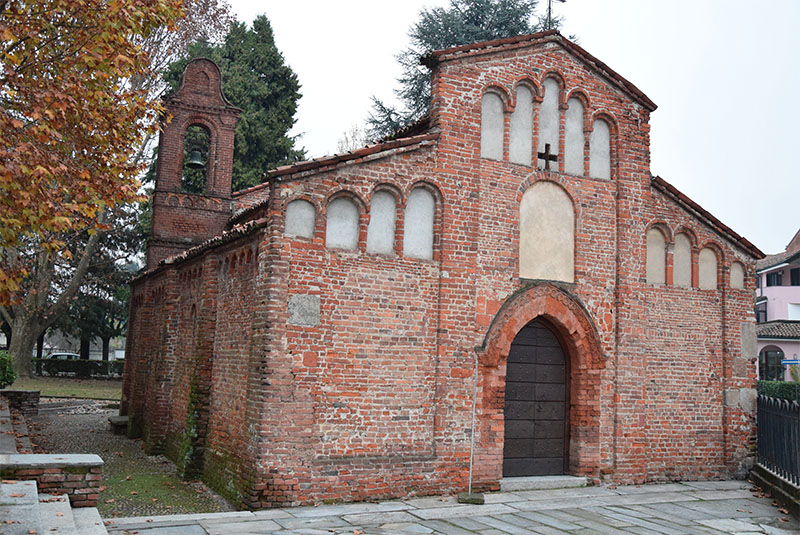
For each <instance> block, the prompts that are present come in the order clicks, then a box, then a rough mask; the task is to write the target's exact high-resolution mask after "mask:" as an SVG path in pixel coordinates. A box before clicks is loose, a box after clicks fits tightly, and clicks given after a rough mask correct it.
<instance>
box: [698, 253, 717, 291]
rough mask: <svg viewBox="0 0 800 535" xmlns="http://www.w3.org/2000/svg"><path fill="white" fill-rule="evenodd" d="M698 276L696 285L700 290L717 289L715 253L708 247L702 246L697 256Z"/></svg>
mask: <svg viewBox="0 0 800 535" xmlns="http://www.w3.org/2000/svg"><path fill="white" fill-rule="evenodd" d="M698 264H699V278H698V285H699V286H700V289H701V290H716V289H717V254H716V253H715V252H714V250H713V249H711V248H710V247H703V248H702V249H701V250H700V256H699V257H698Z"/></svg>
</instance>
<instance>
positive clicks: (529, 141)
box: [508, 85, 533, 165]
mask: <svg viewBox="0 0 800 535" xmlns="http://www.w3.org/2000/svg"><path fill="white" fill-rule="evenodd" d="M510 128H511V131H510V134H509V142H508V143H509V145H508V159H509V160H510V161H511V162H513V163H518V164H522V165H530V164H531V150H532V148H533V92H532V91H531V90H530V88H528V87H527V86H525V85H518V86H517V104H516V106H515V107H514V113H512V114H511V127H510Z"/></svg>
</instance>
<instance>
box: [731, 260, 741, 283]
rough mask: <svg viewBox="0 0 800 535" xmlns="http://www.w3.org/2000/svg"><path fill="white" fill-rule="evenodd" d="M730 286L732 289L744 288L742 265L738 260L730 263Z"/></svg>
mask: <svg viewBox="0 0 800 535" xmlns="http://www.w3.org/2000/svg"><path fill="white" fill-rule="evenodd" d="M730 278H731V281H730V285H731V288H733V289H734V290H744V266H743V265H742V264H741V263H740V262H734V263H733V264H731V275H730Z"/></svg>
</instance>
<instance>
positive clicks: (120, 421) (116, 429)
mask: <svg viewBox="0 0 800 535" xmlns="http://www.w3.org/2000/svg"><path fill="white" fill-rule="evenodd" d="M108 423H109V424H110V425H111V432H112V433H114V434H115V435H125V434H127V433H128V417H127V416H109V417H108Z"/></svg>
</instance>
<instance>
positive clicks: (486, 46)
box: [420, 30, 658, 112]
mask: <svg viewBox="0 0 800 535" xmlns="http://www.w3.org/2000/svg"><path fill="white" fill-rule="evenodd" d="M533 41H551V42H556V43H559V44H560V45H561V46H563V47H564V48H565V49H567V50H568V51H570V52H572V53H573V54H575V55H576V56H578V57H579V58H580V59H581V60H583V61H584V62H585V63H587V64H589V65H591V66H593V67H594V68H595V69H597V70H598V71H600V72H601V73H603V74H605V76H607V77H608V78H609V79H610V80H611V81H612V82H614V83H616V84H618V85H619V86H621V87H622V89H623V90H625V91H626V92H627V93H628V94H630V95H631V96H632V97H633V98H634V99H635V100H637V101H638V102H639V103H640V104H642V105H643V106H644V107H645V108H647V110H648V111H650V112H652V111H655V110H656V108H657V107H658V106H657V105H656V103H655V102H653V101H652V100H650V98H649V97H648V96H647V95H645V94H644V92H642V90H640V89H639V88H638V87H636V86H635V85H634V84H633V83H631V82H630V81H628V80H627V79H625V78H623V77H622V76H621V75H620V74H619V73H617V72H616V71H615V70H614V69H612V68H611V67H609V66H608V65H607V64H605V63H604V62H602V61H600V60H599V59H597V58H596V57H594V56H593V55H591V54H589V53H588V52H587V51H586V50H584V49H583V48H582V47H581V46H579V45H577V44H575V43H573V42H572V41H570V40H569V39H567V38H566V37H564V36H563V35H561V33H559V32H558V30H547V31H544V32H538V33H533V34H528V35H517V36H514V37H506V38H504V39H494V40H492V41H482V42H480V43H472V44H469V45H461V46H456V47H452V48H445V49H442V50H434V51H433V52H429V53H428V54H427V55H425V56H423V57H422V58H420V63H422V64H423V65H425V66H427V67H429V68H433V67H434V66H435V65H436V64H438V63H439V62H441V61H446V60H447V59H449V58H448V56H451V55H452V56H456V55H459V54H464V53H469V52H478V51H485V53H490V52H494V51H496V50H497V49H500V48H508V47H512V46H516V45H519V44H524V43H528V42H533Z"/></svg>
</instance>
